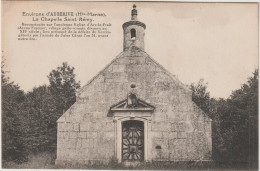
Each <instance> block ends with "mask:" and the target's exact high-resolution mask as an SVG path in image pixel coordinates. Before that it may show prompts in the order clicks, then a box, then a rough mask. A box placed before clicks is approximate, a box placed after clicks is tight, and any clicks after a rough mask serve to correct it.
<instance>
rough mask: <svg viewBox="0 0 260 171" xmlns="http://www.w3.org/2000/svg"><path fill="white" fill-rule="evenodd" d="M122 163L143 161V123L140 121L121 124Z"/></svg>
mask: <svg viewBox="0 0 260 171" xmlns="http://www.w3.org/2000/svg"><path fill="white" fill-rule="evenodd" d="M122 161H123V162H142V161H144V123H143V122H142V121H136V120H129V121H124V122H122Z"/></svg>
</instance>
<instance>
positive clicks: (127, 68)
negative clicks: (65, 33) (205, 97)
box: [56, 6, 212, 165]
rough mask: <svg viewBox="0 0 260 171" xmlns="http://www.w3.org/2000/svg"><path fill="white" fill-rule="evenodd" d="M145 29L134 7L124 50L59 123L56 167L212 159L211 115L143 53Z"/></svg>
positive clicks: (181, 85)
mask: <svg viewBox="0 0 260 171" xmlns="http://www.w3.org/2000/svg"><path fill="white" fill-rule="evenodd" d="M145 29H146V25H145V24H144V23H142V22H140V21H138V20H137V10H136V6H133V10H132V18H131V20H130V21H128V22H126V23H124V24H123V31H124V35H123V36H124V45H123V52H121V53H120V54H119V55H118V56H117V57H116V58H115V59H114V60H113V61H112V62H111V63H110V64H108V65H107V66H106V67H105V68H104V69H103V70H102V71H101V72H100V73H98V74H97V75H96V76H95V77H94V78H93V79H92V80H90V81H89V82H88V84H87V85H85V86H83V87H82V88H81V90H80V91H79V92H78V93H77V100H76V102H75V104H73V105H72V106H71V107H70V109H68V110H67V111H66V112H65V113H64V114H63V115H62V116H61V117H60V118H59V120H58V121H57V123H58V135H57V136H58V141H57V159H56V164H57V165H62V164H66V163H80V164H90V163H96V162H102V163H107V162H109V161H110V160H111V159H112V158H116V159H117V160H118V161H119V162H125V163H131V162H132V163H136V162H145V161H196V160H211V153H212V137H211V119H210V118H209V117H208V116H207V115H206V114H205V113H204V112H203V111H202V110H201V109H200V108H199V107H198V106H197V105H196V104H195V103H194V102H193V101H192V95H191V91H190V90H189V88H187V87H186V86H185V85H183V84H182V83H181V82H180V81H179V80H178V79H177V78H176V77H175V76H174V75H172V74H171V73H169V72H168V71H167V70H165V69H164V68H163V67H162V66H161V65H160V64H158V63H157V62H156V61H155V60H153V59H152V58H151V57H150V56H149V55H148V54H147V53H146V52H145V51H144V35H145V34H144V33H145Z"/></svg>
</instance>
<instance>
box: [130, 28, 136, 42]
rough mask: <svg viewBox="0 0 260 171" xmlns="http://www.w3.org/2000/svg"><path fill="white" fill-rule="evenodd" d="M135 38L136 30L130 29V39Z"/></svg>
mask: <svg viewBox="0 0 260 171" xmlns="http://www.w3.org/2000/svg"><path fill="white" fill-rule="evenodd" d="M135 38H136V30H135V29H131V39H133V40H134V39H135Z"/></svg>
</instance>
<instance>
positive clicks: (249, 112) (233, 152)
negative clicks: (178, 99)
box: [191, 70, 258, 168]
mask: <svg viewBox="0 0 260 171" xmlns="http://www.w3.org/2000/svg"><path fill="white" fill-rule="evenodd" d="M191 90H192V99H193V101H194V102H195V103H196V104H197V105H198V106H199V107H200V108H201V109H202V110H204V111H205V112H206V113H208V114H209V116H210V117H211V118H212V121H213V122H212V138H213V159H214V160H217V161H239V162H248V163H249V167H250V168H257V162H258V70H255V71H254V73H253V76H252V77H249V78H248V81H247V83H245V84H243V85H242V86H241V88H240V89H238V90H235V91H233V92H232V94H231V96H230V97H229V98H228V99H214V98H210V96H209V95H210V94H209V92H208V91H207V84H205V83H204V82H203V80H200V81H199V82H198V83H197V84H194V83H193V84H191Z"/></svg>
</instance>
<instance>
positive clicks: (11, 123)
mask: <svg viewBox="0 0 260 171" xmlns="http://www.w3.org/2000/svg"><path fill="white" fill-rule="evenodd" d="M1 73H2V75H1V83H2V85H1V88H2V156H3V160H14V161H21V160H23V159H26V158H25V157H24V156H25V155H26V150H25V148H24V145H25V144H24V142H23V141H22V136H23V130H24V125H23V124H21V122H20V120H22V116H21V115H20V111H21V105H22V103H23V101H24V99H25V94H24V92H23V91H22V90H20V88H19V86H18V85H17V84H14V82H11V81H10V79H9V77H8V76H7V73H8V72H7V71H6V70H5V61H4V60H3V61H2V66H1Z"/></svg>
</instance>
